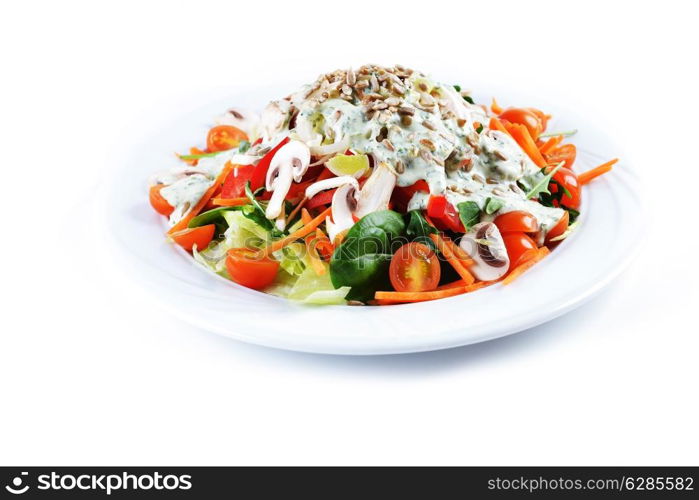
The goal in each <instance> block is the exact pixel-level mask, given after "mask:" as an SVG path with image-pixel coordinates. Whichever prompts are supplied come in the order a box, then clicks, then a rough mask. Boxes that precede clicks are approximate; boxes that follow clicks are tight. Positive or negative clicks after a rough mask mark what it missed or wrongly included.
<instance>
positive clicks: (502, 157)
mask: <svg viewBox="0 0 699 500" xmlns="http://www.w3.org/2000/svg"><path fill="white" fill-rule="evenodd" d="M493 154H494V155H495V156H497V157H498V158H499V159H501V160H502V161H507V156H505V155H504V154H502V151H499V150H495V152H494V153H493Z"/></svg>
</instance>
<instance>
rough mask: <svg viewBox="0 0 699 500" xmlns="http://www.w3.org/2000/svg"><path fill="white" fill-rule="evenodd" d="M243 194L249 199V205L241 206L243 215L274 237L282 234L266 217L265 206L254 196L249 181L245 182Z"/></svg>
mask: <svg viewBox="0 0 699 500" xmlns="http://www.w3.org/2000/svg"><path fill="white" fill-rule="evenodd" d="M245 196H247V197H248V199H249V200H250V205H245V207H244V208H243V215H244V216H245V217H247V218H248V219H250V220H251V221H253V222H254V223H255V224H257V225H259V226H262V227H263V228H265V229H266V230H267V231H269V232H270V233H272V236H274V237H275V238H278V237H280V236H282V235H283V234H284V233H283V232H282V231H280V230H279V229H277V227H276V226H275V225H274V223H273V222H272V221H271V220H269V219H268V218H267V216H266V215H265V208H264V207H263V206H262V205H261V204H260V202H259V201H257V199H256V198H255V195H254V194H253V192H252V189H251V188H250V181H248V182H247V183H246V184H245Z"/></svg>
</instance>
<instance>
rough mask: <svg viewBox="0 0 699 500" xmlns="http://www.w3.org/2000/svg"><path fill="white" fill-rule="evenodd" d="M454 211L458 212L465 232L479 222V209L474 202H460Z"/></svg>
mask: <svg viewBox="0 0 699 500" xmlns="http://www.w3.org/2000/svg"><path fill="white" fill-rule="evenodd" d="M456 209H457V210H458V211H459V218H460V219H461V222H462V223H463V225H464V227H465V228H466V231H468V230H469V229H471V227H473V226H474V225H475V224H478V222H479V221H480V220H481V209H480V207H479V206H478V203H476V202H475V201H462V202H461V203H459V204H458V205H456Z"/></svg>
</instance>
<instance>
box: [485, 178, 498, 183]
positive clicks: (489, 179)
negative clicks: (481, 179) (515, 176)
mask: <svg viewBox="0 0 699 500" xmlns="http://www.w3.org/2000/svg"><path fill="white" fill-rule="evenodd" d="M485 182H487V183H488V184H498V183H499V182H498V180H497V179H494V178H492V177H488V178H487V179H486V180H485Z"/></svg>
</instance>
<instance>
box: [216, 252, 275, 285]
mask: <svg viewBox="0 0 699 500" xmlns="http://www.w3.org/2000/svg"><path fill="white" fill-rule="evenodd" d="M226 269H227V270H228V274H229V275H230V277H231V279H232V280H233V281H235V282H236V283H238V284H239V285H243V286H246V287H248V288H253V289H255V290H260V289H262V288H265V287H266V286H268V285H270V284H271V283H272V282H273V281H274V278H275V277H276V276H277V271H279V262H278V261H276V260H274V259H271V258H269V257H258V256H257V252H256V251H255V250H251V249H249V248H232V249H230V250H228V255H227V257H226Z"/></svg>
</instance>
